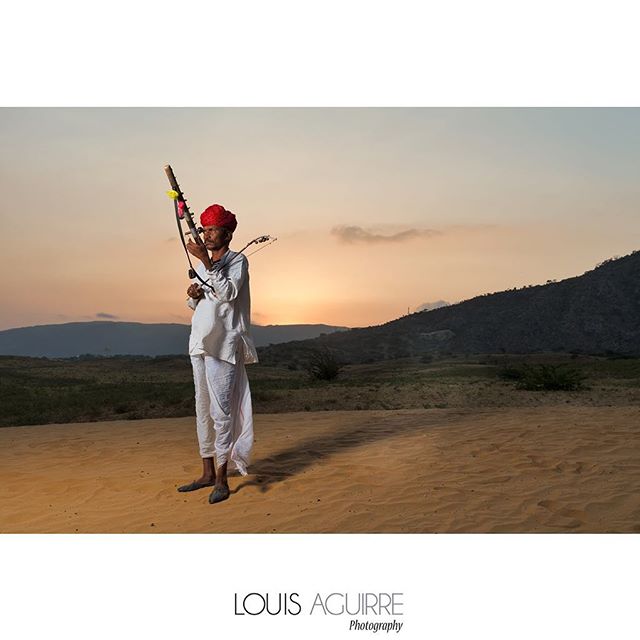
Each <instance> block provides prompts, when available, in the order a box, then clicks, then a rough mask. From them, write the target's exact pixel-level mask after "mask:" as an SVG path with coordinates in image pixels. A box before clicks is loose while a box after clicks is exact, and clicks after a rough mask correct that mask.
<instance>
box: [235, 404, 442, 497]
mask: <svg viewBox="0 0 640 640" xmlns="http://www.w3.org/2000/svg"><path fill="white" fill-rule="evenodd" d="M394 417H395V415H394V414H392V415H391V416H389V418H386V417H384V416H375V417H372V418H371V419H370V421H369V422H368V423H367V424H366V425H359V426H356V427H355V428H352V429H345V428H341V429H338V430H337V431H335V432H333V433H327V434H323V435H322V436H318V437H314V438H311V439H309V440H305V441H303V442H300V443H298V444H296V445H294V446H292V447H290V448H289V449H285V450H284V451H281V452H280V453H276V454H275V455H273V456H269V457H267V458H263V459H261V460H256V461H255V462H252V463H251V467H250V468H251V475H253V476H254V477H253V478H252V479H251V480H246V481H245V482H243V483H241V484H240V485H238V486H237V487H236V488H235V489H233V490H232V491H231V493H232V494H233V493H238V491H240V490H241V489H243V488H244V487H249V486H258V487H259V488H260V491H261V492H263V493H264V492H266V491H268V490H269V489H270V488H271V486H272V485H274V484H276V483H278V482H282V481H283V480H286V479H287V478H291V477H292V476H295V475H298V474H299V473H304V470H305V469H306V468H308V467H310V466H311V465H313V464H315V463H317V462H318V461H321V460H324V459H325V458H328V457H329V456H331V455H333V454H334V453H341V452H344V451H348V450H349V449H354V448H356V447H359V446H360V445H363V444H369V443H371V442H375V441H380V440H384V439H385V438H393V437H395V436H398V435H404V434H407V433H412V432H415V431H422V430H425V429H428V428H429V427H431V426H434V421H433V418H431V419H430V417H428V416H426V415H425V414H420V415H404V416H402V420H394V419H393V418H394ZM435 424H437V422H436V423H435Z"/></svg>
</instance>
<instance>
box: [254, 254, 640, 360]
mask: <svg viewBox="0 0 640 640" xmlns="http://www.w3.org/2000/svg"><path fill="white" fill-rule="evenodd" d="M318 348H327V349H329V350H330V351H331V352H333V353H334V354H335V355H336V357H337V358H338V359H340V360H342V361H343V362H346V363H367V362H376V361H378V360H386V359H393V358H405V357H413V356H423V357H427V358H428V357H431V356H434V355H451V354H471V353H498V354H499V353H512V354H527V353H539V352H565V353H584V354H623V355H640V252H638V251H634V252H633V253H631V254H630V255H628V256H624V257H622V258H612V259H610V260H606V261H604V262H603V263H601V264H599V265H597V266H596V268H594V269H593V270H590V271H587V272H585V273H584V274H583V275H581V276H576V277H573V278H567V279H566V280H562V281H560V282H552V281H550V282H547V283H546V284H544V285H537V286H527V287H524V288H521V289H510V290H507V291H501V292H498V293H490V294H484V295H481V296H478V297H475V298H472V299H470V300H465V301H463V302H459V303H458V304H453V305H449V306H446V307H441V308H438V309H433V310H430V311H423V312H418V313H413V314H411V315H407V316H404V317H402V318H399V319H397V320H393V321H392V322H388V323H386V324H383V325H379V326H375V327H367V328H359V329H351V330H350V331H346V332H342V333H336V334H332V335H327V336H322V337H319V338H316V339H314V340H305V341H299V342H290V343H287V344H286V345H273V346H270V347H265V348H263V349H260V352H259V353H260V358H261V361H262V362H264V363H265V364H271V365H278V364H280V365H288V366H304V363H305V362H306V361H307V360H308V358H309V356H310V355H311V353H312V352H314V351H316V350H317V349H318Z"/></svg>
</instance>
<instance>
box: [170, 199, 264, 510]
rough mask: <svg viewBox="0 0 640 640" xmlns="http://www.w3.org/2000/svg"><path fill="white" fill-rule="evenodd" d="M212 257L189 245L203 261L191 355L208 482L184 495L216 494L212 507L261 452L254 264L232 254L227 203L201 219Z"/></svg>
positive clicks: (193, 300) (192, 293)
mask: <svg viewBox="0 0 640 640" xmlns="http://www.w3.org/2000/svg"><path fill="white" fill-rule="evenodd" d="M200 224H201V225H202V227H203V229H204V238H203V240H204V244H205V246H206V250H205V249H204V248H203V247H201V246H200V245H199V244H196V243H195V242H193V240H189V242H188V243H187V250H188V251H189V253H190V254H191V255H193V256H195V257H196V258H198V259H199V260H200V264H199V265H198V267H197V269H196V271H197V273H198V275H199V276H200V277H201V278H202V280H204V281H205V282H207V284H208V285H209V286H205V285H201V284H199V282H198V281H196V280H195V279H194V282H193V284H191V286H190V287H189V288H188V289H187V295H188V296H189V297H188V299H187V304H188V305H189V307H190V308H191V309H193V310H194V313H193V318H192V320H191V336H190V338H189V355H190V356H191V365H192V367H193V381H194V385H195V392H196V427H197V434H198V444H199V447H200V456H201V457H202V476H201V477H200V478H198V479H197V480H194V481H193V482H191V483H190V484H187V485H184V486H181V487H179V488H178V491H181V492H184V491H196V490H197V489H202V488H203V487H211V486H212V487H214V488H213V491H212V492H211V494H210V496H209V502H210V503H211V504H214V503H216V502H221V501H222V500H226V499H227V498H228V497H229V485H228V483H227V465H228V463H229V461H231V462H232V463H233V464H234V465H235V467H236V468H237V469H238V471H239V472H240V473H241V474H242V475H246V473H247V465H248V464H249V459H250V454H251V448H252V446H253V415H252V409H251V392H250V389H249V381H248V379H247V373H246V371H245V367H244V365H245V364H250V363H253V362H257V361H258V356H257V353H256V349H255V346H254V344H253V340H252V339H251V337H250V335H249V328H250V315H251V300H250V293H249V265H248V261H247V258H246V257H245V255H244V254H241V253H237V252H235V251H231V250H229V243H230V242H231V239H232V237H233V232H234V231H235V229H236V226H237V224H238V223H237V220H236V217H235V215H233V213H231V212H230V211H227V210H226V209H225V208H224V207H223V206H221V205H219V204H213V205H211V206H210V207H207V209H205V210H204V211H203V213H202V215H201V216H200Z"/></svg>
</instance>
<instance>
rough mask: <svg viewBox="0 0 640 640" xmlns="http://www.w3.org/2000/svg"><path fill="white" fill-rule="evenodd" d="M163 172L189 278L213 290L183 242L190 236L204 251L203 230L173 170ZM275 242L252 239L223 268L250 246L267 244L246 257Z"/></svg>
mask: <svg viewBox="0 0 640 640" xmlns="http://www.w3.org/2000/svg"><path fill="white" fill-rule="evenodd" d="M164 172H165V173H166V174H167V178H168V179H169V184H170V185H171V190H170V191H167V195H168V196H169V197H170V198H171V199H172V200H173V206H174V210H175V214H176V223H177V225H178V235H179V236H180V240H181V242H182V246H183V248H184V252H185V255H186V256H187V260H188V262H189V278H190V279H192V280H193V279H194V278H196V279H197V280H199V281H200V282H201V284H202V285H204V286H205V287H208V288H209V289H211V290H213V287H212V286H211V285H210V284H209V283H208V282H207V281H205V280H203V279H202V278H201V277H200V276H199V275H198V273H197V272H196V270H195V269H194V268H193V263H192V262H191V255H190V254H189V251H188V250H187V243H186V242H185V237H186V236H191V237H192V238H193V241H194V242H195V243H196V244H198V245H200V246H201V247H202V248H203V249H204V250H205V251H206V250H207V248H206V246H205V244H204V242H203V240H202V238H201V237H200V234H201V233H203V229H202V227H198V226H196V224H195V222H194V221H193V215H192V213H191V211H189V205H188V204H187V199H186V198H185V197H184V193H183V192H182V189H181V188H180V185H179V184H178V181H177V180H176V176H175V174H174V173H173V169H172V168H171V165H169V164H168V165H166V166H165V168H164ZM185 224H186V231H185V230H184V226H183V225H185ZM276 240H277V238H274V237H272V236H258V237H257V238H254V239H253V240H251V242H248V243H247V244H246V245H245V246H244V247H242V249H240V251H238V253H237V255H235V256H234V257H233V258H232V259H231V260H230V261H229V262H227V263H226V264H225V267H228V266H229V265H230V264H232V263H233V261H234V260H236V258H239V257H240V256H241V255H242V254H243V252H244V251H245V249H248V248H249V247H250V246H251V245H253V244H263V243H265V242H266V243H267V244H265V245H264V246H263V247H260V248H259V249H256V250H255V251H252V252H251V253H249V254H247V255H253V254H254V253H257V252H258V251H262V249H266V248H267V247H268V246H269V245H270V244H273V243H274V242H275V241H276ZM215 265H216V263H215V262H214V266H215Z"/></svg>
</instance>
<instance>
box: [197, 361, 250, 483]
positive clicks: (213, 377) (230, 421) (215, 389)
mask: <svg viewBox="0 0 640 640" xmlns="http://www.w3.org/2000/svg"><path fill="white" fill-rule="evenodd" d="M191 365H192V367H193V381H194V385H195V391H196V427H197V433H198V444H199V447H200V456H201V457H202V458H212V457H214V454H215V460H216V467H218V468H219V467H221V466H222V465H223V464H224V463H225V462H231V463H232V464H233V465H234V466H235V468H236V469H237V470H238V471H239V472H240V473H241V474H242V475H243V476H244V475H247V466H248V465H249V461H250V457H251V449H252V447H253V412H252V409H251V391H250V389H249V379H248V378H247V372H246V370H245V367H244V362H243V358H241V357H238V358H236V363H235V364H231V363H230V362H226V361H225V360H220V359H219V358H215V357H214V356H207V355H192V356H191Z"/></svg>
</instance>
